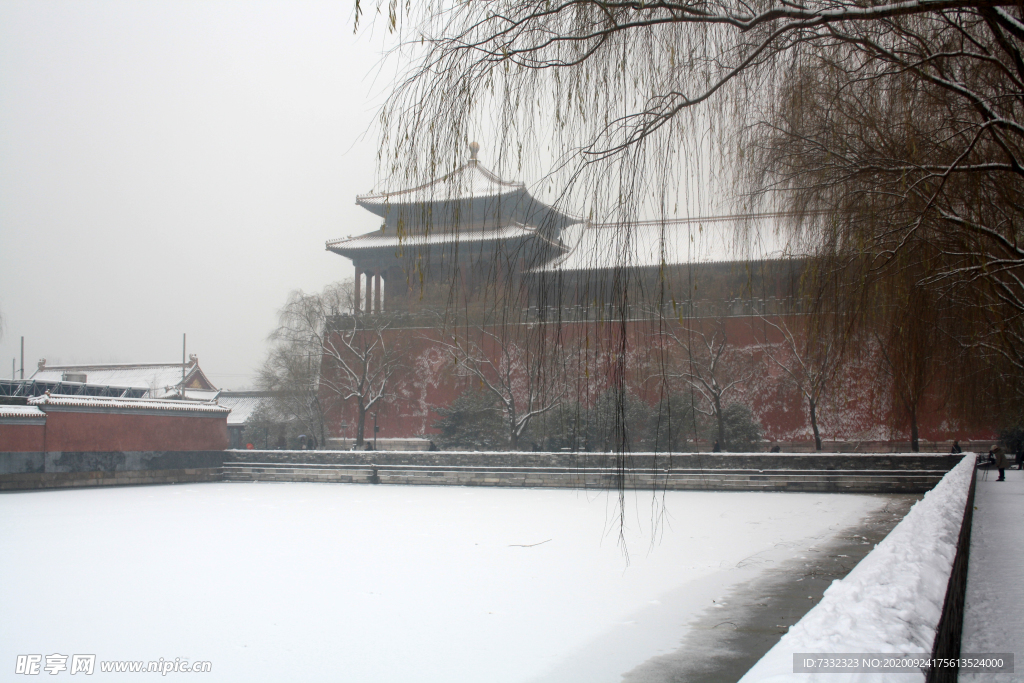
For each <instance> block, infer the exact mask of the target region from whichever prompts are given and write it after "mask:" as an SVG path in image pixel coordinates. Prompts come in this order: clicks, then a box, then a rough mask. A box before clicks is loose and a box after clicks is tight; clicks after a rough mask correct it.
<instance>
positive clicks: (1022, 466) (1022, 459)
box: [1014, 443, 1024, 470]
mask: <svg viewBox="0 0 1024 683" xmlns="http://www.w3.org/2000/svg"><path fill="white" fill-rule="evenodd" d="M1014 460H1016V462H1017V469H1018V470H1024V443H1022V444H1021V445H1020V446H1018V447H1017V456H1016V457H1015V458H1014Z"/></svg>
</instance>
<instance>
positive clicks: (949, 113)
mask: <svg viewBox="0 0 1024 683" xmlns="http://www.w3.org/2000/svg"><path fill="white" fill-rule="evenodd" d="M406 7H407V8H409V9H408V11H407V12H405V13H403V11H402V7H401V6H399V5H398V4H397V3H392V4H390V5H389V6H388V9H389V12H388V16H389V18H390V22H391V26H392V27H393V28H395V29H396V30H398V31H399V32H402V33H404V36H405V37H406V38H407V39H408V40H406V41H405V42H404V43H403V46H402V48H400V49H399V50H398V53H399V54H401V55H402V56H404V57H406V58H408V59H409V62H408V63H410V64H412V66H411V67H410V69H409V71H408V72H407V76H406V78H404V79H403V80H401V81H400V83H399V84H398V85H397V87H396V88H395V90H394V92H393V94H392V96H391V98H390V100H389V101H388V104H387V105H386V106H385V107H384V109H383V111H382V117H381V123H382V129H383V131H384V140H383V145H382V149H381V159H382V168H381V170H382V172H383V174H384V176H385V177H384V178H382V182H387V180H388V179H391V180H395V181H401V182H402V183H403V184H407V183H408V182H409V181H411V180H424V179H426V178H429V177H434V176H436V175H438V174H439V173H440V172H443V171H444V170H448V169H452V168H454V167H455V166H456V165H457V164H458V162H459V160H460V159H461V157H462V155H463V154H464V152H463V150H464V149H465V146H466V144H467V142H468V141H469V140H471V139H473V138H477V137H479V138H483V139H484V142H485V148H486V149H488V150H489V151H490V152H491V153H492V154H493V158H495V159H497V160H498V162H499V170H502V168H501V167H502V166H504V167H505V168H507V169H509V170H515V171H516V172H517V173H516V174H517V175H519V176H525V177H527V178H528V179H533V180H537V181H541V180H543V183H542V185H543V186H544V187H547V188H549V189H550V190H551V191H552V193H551V194H550V195H549V196H546V197H545V198H546V199H550V200H551V201H554V202H556V203H559V204H562V205H565V206H566V207H567V210H575V211H579V212H582V214H583V215H584V216H586V217H591V218H593V219H595V220H608V219H612V218H614V219H617V220H619V221H622V222H623V227H622V230H623V231H624V232H626V233H629V232H630V230H631V228H630V225H631V224H632V222H634V221H636V220H637V219H638V218H640V217H644V216H646V217H652V216H653V217H657V218H667V217H672V216H676V215H687V214H689V213H691V212H695V211H696V212H705V211H715V210H716V208H717V207H715V206H714V204H715V201H720V202H721V203H722V204H725V205H728V206H729V207H730V208H738V209H740V210H744V211H745V210H749V209H751V208H752V207H755V206H770V207H773V208H777V209H778V208H781V209H786V210H788V211H789V212H790V215H791V216H792V220H791V221H790V223H789V226H788V227H789V229H790V230H791V231H792V235H793V236H797V235H803V237H805V238H806V239H807V242H806V243H807V244H809V245H810V247H811V250H812V251H813V252H815V253H816V254H817V255H818V256H822V257H829V256H835V255H839V256H841V257H842V258H856V259H858V263H861V264H863V265H864V268H865V271H864V272H865V277H864V282H865V283H867V282H868V281H873V280H872V278H870V277H868V276H867V274H871V273H874V272H877V271H878V270H880V269H885V268H896V267H898V266H897V265H896V264H897V263H898V259H897V258H896V257H897V255H898V253H899V252H900V251H902V250H904V249H905V248H906V246H907V245H908V244H909V243H911V242H913V241H914V240H921V241H924V242H926V243H929V244H932V245H934V246H935V247H936V248H937V249H938V250H939V251H940V252H941V254H942V258H941V259H936V260H934V261H932V265H934V266H935V270H933V271H931V272H924V273H920V274H919V280H918V282H917V285H918V286H922V287H929V288H932V289H933V290H934V291H936V292H939V293H940V294H942V295H943V296H947V297H952V296H956V297H958V298H959V300H960V302H961V304H962V305H965V306H969V307H971V308H972V309H974V310H976V311H984V312H987V315H988V319H987V322H988V325H987V326H984V328H983V329H985V330H986V332H987V334H984V335H983V334H982V333H981V332H980V331H978V330H976V331H975V333H974V338H973V342H972V343H974V344H975V345H976V346H978V348H984V349H986V350H989V351H991V352H992V353H993V354H995V355H999V356H1001V357H1002V358H1003V359H1004V361H1005V367H1009V368H1016V369H1017V370H1018V371H1024V357H1021V356H1020V355H1019V354H1017V353H1016V349H1018V348H1020V344H1019V343H1018V342H1019V341H1020V340H1024V322H1022V321H1024V284H1022V283H1024V247H1022V246H1019V245H1021V244H1022V240H1021V239H1020V238H1021V237H1022V235H1021V234H1020V231H1021V220H1020V217H1019V210H1018V207H1019V206H1020V205H1021V200H1022V199H1024V196H1022V191H1024V146H1022V143H1024V58H1022V46H1024V12H1022V8H1021V5H1020V4H1019V3H1017V2H1010V1H1009V0H908V1H902V0H901V1H891V2H886V1H884V0H883V1H882V2H879V3H877V4H867V5H865V4H864V3H861V2H855V1H854V0H828V1H827V2H826V1H825V0H818V1H815V2H802V3H792V2H786V1H784V0H783V1H777V0H759V1H757V2H754V3H750V2H737V1H735V0H712V1H711V2H707V1H703V0H702V1H701V2H692V1H690V0H682V1H680V2H660V1H659V2H614V1H611V2H609V1H607V0H573V1H572V2H554V3H552V2H548V1H547V0H544V1H541V0H525V1H523V0H481V1H479V2H471V3H453V2H447V1H441V0H435V1H431V2H426V3H422V4H418V5H416V7H415V8H414V9H413V8H412V6H411V5H408V6H406ZM547 169H553V171H552V172H551V173H550V174H548V173H546V171H547ZM716 198H721V199H717V200H716ZM626 241H628V237H627V239H626ZM630 265H631V264H630V263H629V257H628V256H625V257H623V258H622V259H621V263H619V264H618V266H619V272H620V273H621V276H622V277H621V279H622V281H623V282H625V284H624V285H623V286H620V287H617V288H615V289H614V290H612V292H611V296H612V297H618V298H619V299H625V298H626V297H627V296H630V294H629V292H630V291H631V290H630V287H629V284H628V280H629V278H630V274H629V273H630V270H629V267H630ZM642 296H644V297H647V298H648V299H650V300H652V301H655V302H657V303H661V302H663V301H664V300H665V299H666V297H669V296H674V294H673V293H671V292H669V293H666V292H665V291H664V288H659V287H654V288H652V289H651V290H649V291H645V292H642ZM850 296H857V294H856V293H853V294H851V295H850ZM626 308H627V307H626V306H625V305H623V306H620V310H626Z"/></svg>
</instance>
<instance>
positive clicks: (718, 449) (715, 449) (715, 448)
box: [711, 441, 722, 453]
mask: <svg viewBox="0 0 1024 683" xmlns="http://www.w3.org/2000/svg"><path fill="white" fill-rule="evenodd" d="M711 452H712V453H721V452H722V447H721V446H719V445H718V442H717V441H716V442H715V445H714V446H712V447H711Z"/></svg>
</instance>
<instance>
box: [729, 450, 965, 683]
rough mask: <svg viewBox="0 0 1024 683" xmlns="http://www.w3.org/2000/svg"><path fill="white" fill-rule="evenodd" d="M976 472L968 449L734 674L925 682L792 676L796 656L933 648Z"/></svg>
mask: <svg viewBox="0 0 1024 683" xmlns="http://www.w3.org/2000/svg"><path fill="white" fill-rule="evenodd" d="M973 469H974V455H973V454H970V455H967V456H965V457H964V458H963V460H961V461H960V464H959V465H957V466H956V467H955V468H953V469H952V470H950V472H949V473H948V474H946V476H945V477H943V478H942V481H940V482H939V483H938V484H937V485H936V486H935V488H934V489H932V490H931V491H929V492H928V493H927V494H925V496H924V498H923V499H922V500H920V501H918V502H917V504H915V505H914V507H913V508H911V510H910V512H909V513H908V514H907V516H906V517H905V518H904V519H903V521H901V522H900V523H899V524H898V525H896V528H894V529H893V530H892V531H891V532H890V533H889V535H888V536H887V537H886V538H885V539H884V540H883V541H882V542H881V543H879V544H878V546H877V547H876V548H875V549H874V550H872V551H871V552H870V553H869V554H868V555H867V557H865V558H864V559H863V560H861V562H860V564H858V565H857V566H856V567H854V569H853V571H851V572H850V573H849V574H848V575H847V576H846V578H845V579H843V580H841V581H838V580H837V581H834V582H833V583H832V585H831V586H830V587H829V588H828V590H826V591H825V595H824V597H823V598H822V600H821V602H820V603H818V605H817V606H815V607H814V608H813V609H812V610H811V611H810V612H808V613H807V614H806V615H804V618H803V619H801V620H800V621H799V622H797V623H796V624H795V625H794V626H793V627H792V628H791V629H790V631H789V633H787V634H786V635H784V636H783V637H782V640H780V641H779V642H778V643H777V644H776V645H775V647H773V648H772V649H771V650H769V651H768V652H767V653H766V654H765V656H764V657H762V658H761V660H760V661H758V663H757V664H755V665H754V666H753V668H751V669H750V671H748V672H747V674H746V675H745V676H744V677H743V678H742V679H740V683H753V682H754V681H759V682H760V681H773V682H775V681H818V680H821V681H828V682H829V683H841V682H842V681H859V682H869V681H870V682H874V681H879V682H881V681H896V680H899V681H923V680H924V674H923V673H920V672H913V673H902V674H896V673H892V672H889V673H813V674H811V673H802V674H795V673H793V654H794V653H825V654H839V653H875V652H878V653H882V652H886V653H929V654H930V653H931V651H932V642H933V641H934V639H935V631H936V628H937V627H938V624H939V617H940V616H941V614H942V606H943V602H944V601H945V597H946V585H947V584H948V582H949V575H950V572H951V571H952V568H953V558H954V556H955V555H956V544H957V539H958V537H959V534H960V525H961V521H962V520H963V514H964V506H965V505H966V504H967V493H968V489H969V488H970V483H971V474H972V472H973Z"/></svg>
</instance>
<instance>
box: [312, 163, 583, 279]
mask: <svg viewBox="0 0 1024 683" xmlns="http://www.w3.org/2000/svg"><path fill="white" fill-rule="evenodd" d="M478 149H479V146H478V145H476V143H473V144H472V145H470V150H471V151H472V156H471V158H470V159H469V161H467V162H466V163H465V164H463V165H462V166H460V167H459V168H457V169H455V170H454V171H452V172H451V173H448V174H446V175H444V176H441V177H440V178H436V179H434V180H431V181H430V182H428V183H424V184H422V185H418V186H416V187H412V188H408V189H404V190H397V191H394V192H382V193H375V194H366V195H360V196H359V197H357V198H356V203H357V204H359V205H360V206H362V207H363V208H364V209H366V210H367V211H370V212H372V213H374V214H376V215H378V216H380V217H382V218H383V219H384V224H383V225H382V226H381V228H380V229H379V230H375V231H373V232H369V233H366V234H364V235H358V236H355V237H346V238H343V239H336V240H331V241H329V242H327V250H328V251H333V252H334V253H336V254H341V255H343V256H347V257H349V258H353V259H354V258H357V257H359V256H360V255H364V254H367V253H368V252H373V251H378V252H379V251H384V252H388V253H391V254H394V253H395V252H396V251H398V250H401V249H403V248H431V247H445V246H451V245H457V244H465V245H479V246H483V245H484V244H486V243H507V242H510V241H515V240H534V239H538V238H539V240H540V242H538V244H541V243H542V244H545V245H546V246H549V247H558V246H559V240H558V235H559V233H560V232H561V230H562V229H563V228H564V227H565V226H566V225H570V224H572V223H575V222H576V219H574V218H572V217H571V216H568V215H566V214H564V213H562V212H560V211H558V210H557V209H555V208H554V207H551V206H548V205H547V204H545V203H543V202H541V201H539V200H537V199H536V198H534V197H533V196H532V195H530V193H529V191H528V190H527V189H526V186H525V185H524V184H523V183H519V182H510V181H507V180H503V179H502V178H501V177H499V176H498V175H497V174H495V173H494V172H493V171H491V170H489V169H487V168H485V167H484V166H483V165H481V164H480V162H479V160H478V159H477V158H476V151H477V150H478Z"/></svg>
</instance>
